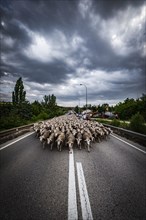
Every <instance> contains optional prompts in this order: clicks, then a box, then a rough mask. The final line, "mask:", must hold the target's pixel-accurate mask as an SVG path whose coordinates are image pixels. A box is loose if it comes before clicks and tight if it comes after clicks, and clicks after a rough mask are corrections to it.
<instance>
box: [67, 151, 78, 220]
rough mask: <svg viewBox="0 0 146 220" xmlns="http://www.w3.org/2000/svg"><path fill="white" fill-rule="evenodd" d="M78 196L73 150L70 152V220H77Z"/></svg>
mask: <svg viewBox="0 0 146 220" xmlns="http://www.w3.org/2000/svg"><path fill="white" fill-rule="evenodd" d="M77 219H78V211H77V198H76V183H75V167H74V155H73V151H72V153H70V154H69V183H68V220H77Z"/></svg>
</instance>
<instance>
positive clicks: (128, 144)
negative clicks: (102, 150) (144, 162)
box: [111, 134, 146, 154]
mask: <svg viewBox="0 0 146 220" xmlns="http://www.w3.org/2000/svg"><path fill="white" fill-rule="evenodd" d="M111 136H112V137H114V138H116V139H118V140H120V141H122V142H123V143H125V144H127V145H129V146H131V147H133V148H135V149H136V150H139V151H141V152H142V153H144V154H145V153H146V151H144V150H141V149H140V148H138V147H136V146H134V145H133V144H130V143H128V142H127V141H124V140H122V139H121V138H118V137H116V136H114V135H113V134H111Z"/></svg>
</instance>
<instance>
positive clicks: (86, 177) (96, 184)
mask: <svg viewBox="0 0 146 220" xmlns="http://www.w3.org/2000/svg"><path fill="white" fill-rule="evenodd" d="M116 137H117V136H116ZM119 138H120V137H119ZM120 139H121V138H120ZM120 139H117V138H115V137H114V136H110V139H109V140H108V141H106V140H103V141H102V142H100V143H96V144H94V145H93V147H92V149H91V152H90V153H88V152H87V150H86V149H82V150H78V149H77V148H74V150H73V153H72V154H69V153H68V149H67V148H65V147H64V148H63V150H62V152H58V151H57V149H55V148H54V149H53V151H50V150H49V149H45V150H43V149H42V147H41V143H40V141H39V140H38V139H37V138H36V137H35V134H34V133H33V134H31V135H29V136H27V137H25V138H22V139H21V140H19V141H16V142H14V143H12V142H13V141H11V142H10V144H9V145H7V144H3V145H1V149H0V219H1V220H5V219H8V220H17V219H18V220H31V219H32V220H33V219H34V220H71V219H78V220H80V219H81V220H82V219H83V220H87V219H90V220H92V219H94V220H109V219H112V220H144V219H145V217H146V209H145V208H146V184H145V183H146V182H145V181H146V158H145V157H146V154H145V149H143V148H142V147H140V146H137V145H136V144H134V143H132V142H130V145H128V144H127V142H128V143H129V141H126V142H122V141H121V140H120ZM17 140H18V139H17ZM11 143H12V144H11ZM131 144H132V145H131ZM134 147H136V148H134ZM139 149H140V150H139Z"/></svg>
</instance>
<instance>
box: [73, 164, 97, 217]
mask: <svg viewBox="0 0 146 220" xmlns="http://www.w3.org/2000/svg"><path fill="white" fill-rule="evenodd" d="M76 165H77V177H78V184H79V194H80V201H81V209H82V218H83V220H93V216H92V211H91V206H90V201H89V196H88V191H87V186H86V182H85V177H84V172H83V168H82V164H81V163H80V162H77V163H76Z"/></svg>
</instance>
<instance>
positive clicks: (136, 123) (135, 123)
mask: <svg viewBox="0 0 146 220" xmlns="http://www.w3.org/2000/svg"><path fill="white" fill-rule="evenodd" d="M144 122H145V121H144V117H143V116H142V115H140V113H139V112H138V113H137V114H135V115H133V116H132V118H131V121H130V128H131V130H133V131H136V132H140V133H143V132H144V130H145V125H144Z"/></svg>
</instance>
